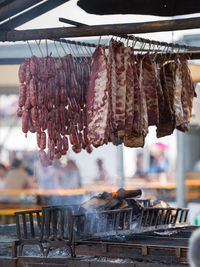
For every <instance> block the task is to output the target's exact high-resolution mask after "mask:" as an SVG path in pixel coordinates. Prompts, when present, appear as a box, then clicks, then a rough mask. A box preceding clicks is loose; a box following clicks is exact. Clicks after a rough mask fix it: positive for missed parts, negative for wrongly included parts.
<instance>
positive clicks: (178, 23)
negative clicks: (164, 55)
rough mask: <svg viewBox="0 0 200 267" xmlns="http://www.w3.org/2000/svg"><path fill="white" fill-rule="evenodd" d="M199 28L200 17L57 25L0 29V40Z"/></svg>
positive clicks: (10, 40)
mask: <svg viewBox="0 0 200 267" xmlns="http://www.w3.org/2000/svg"><path fill="white" fill-rule="evenodd" d="M195 28H200V18H199V17H196V18H189V19H175V20H163V21H153V22H143V23H141V22H140V23H127V24H115V25H113V24H108V25H95V26H81V27H59V28H51V29H34V30H21V31H13V30H11V31H7V32H5V31H1V32H0V41H9V42H12V41H13V42H14V41H25V40H41V39H55V38H67V37H83V36H84V37H86V36H102V35H119V34H136V33H148V32H162V31H176V30H186V29H195Z"/></svg>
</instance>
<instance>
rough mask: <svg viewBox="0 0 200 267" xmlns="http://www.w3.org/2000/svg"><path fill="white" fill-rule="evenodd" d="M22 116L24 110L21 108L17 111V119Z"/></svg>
mask: <svg viewBox="0 0 200 267" xmlns="http://www.w3.org/2000/svg"><path fill="white" fill-rule="evenodd" d="M22 114H23V109H22V108H20V107H19V108H18V109H17V117H21V116H22Z"/></svg>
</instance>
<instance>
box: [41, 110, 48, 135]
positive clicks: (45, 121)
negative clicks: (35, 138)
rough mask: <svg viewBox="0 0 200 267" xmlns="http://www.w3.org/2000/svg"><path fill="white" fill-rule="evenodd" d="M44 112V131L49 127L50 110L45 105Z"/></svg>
mask: <svg viewBox="0 0 200 267" xmlns="http://www.w3.org/2000/svg"><path fill="white" fill-rule="evenodd" d="M42 112H43V124H42V131H45V130H46V129H47V121H48V110H47V109H46V107H45V106H43V107H42Z"/></svg>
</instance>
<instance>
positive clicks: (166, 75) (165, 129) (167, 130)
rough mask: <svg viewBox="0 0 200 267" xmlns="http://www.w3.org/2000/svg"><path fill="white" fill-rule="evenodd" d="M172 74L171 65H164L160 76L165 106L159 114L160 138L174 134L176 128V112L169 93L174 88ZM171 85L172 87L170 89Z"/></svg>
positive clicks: (158, 134) (158, 129)
mask: <svg viewBox="0 0 200 267" xmlns="http://www.w3.org/2000/svg"><path fill="white" fill-rule="evenodd" d="M167 68H168V71H167ZM170 75H171V74H170V72H169V66H166V65H164V66H162V68H161V72H160V78H161V84H162V89H163V96H164V107H163V110H162V111H161V113H160V116H159V124H158V127H157V137H158V138H159V137H163V136H166V135H170V134H172V133H173V131H174V128H175V123H174V113H173V110H172V106H171V101H170V94H169V90H171V91H172V90H173V77H170ZM170 87H171V89H169V88H170Z"/></svg>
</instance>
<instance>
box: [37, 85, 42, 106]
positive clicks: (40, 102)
mask: <svg viewBox="0 0 200 267" xmlns="http://www.w3.org/2000/svg"><path fill="white" fill-rule="evenodd" d="M37 88H38V95H37V97H38V99H37V104H38V107H42V105H43V104H44V92H43V87H42V82H41V81H38V82H37Z"/></svg>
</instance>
